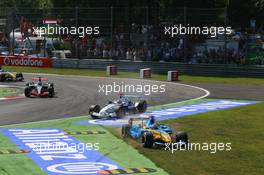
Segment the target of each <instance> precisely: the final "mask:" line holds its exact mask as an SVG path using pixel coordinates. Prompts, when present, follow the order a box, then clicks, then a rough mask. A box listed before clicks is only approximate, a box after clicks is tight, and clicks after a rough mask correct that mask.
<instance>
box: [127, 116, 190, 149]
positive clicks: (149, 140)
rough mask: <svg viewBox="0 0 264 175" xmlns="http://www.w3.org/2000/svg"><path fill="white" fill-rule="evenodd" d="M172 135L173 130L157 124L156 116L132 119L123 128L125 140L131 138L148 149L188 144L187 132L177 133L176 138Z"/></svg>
mask: <svg viewBox="0 0 264 175" xmlns="http://www.w3.org/2000/svg"><path fill="white" fill-rule="evenodd" d="M172 133H173V129H172V128H170V127H169V126H167V125H164V124H159V123H157V122H156V121H155V117H154V116H150V117H145V118H131V119H129V122H128V124H127V125H124V126H122V136H123V138H126V137H131V138H132V139H135V140H137V141H138V142H139V143H140V144H141V145H142V146H143V147H146V148H152V147H154V146H165V145H167V144H172V143H174V144H175V143H176V144H177V143H181V144H188V135H187V133H186V132H183V131H180V132H177V133H176V135H175V137H174V136H173V135H172Z"/></svg>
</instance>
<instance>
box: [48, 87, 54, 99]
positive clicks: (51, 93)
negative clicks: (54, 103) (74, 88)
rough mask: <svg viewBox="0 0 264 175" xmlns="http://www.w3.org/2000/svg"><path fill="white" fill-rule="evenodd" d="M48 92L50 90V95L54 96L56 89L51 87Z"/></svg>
mask: <svg viewBox="0 0 264 175" xmlns="http://www.w3.org/2000/svg"><path fill="white" fill-rule="evenodd" d="M48 92H49V97H50V98H52V97H54V89H53V88H49V89H48Z"/></svg>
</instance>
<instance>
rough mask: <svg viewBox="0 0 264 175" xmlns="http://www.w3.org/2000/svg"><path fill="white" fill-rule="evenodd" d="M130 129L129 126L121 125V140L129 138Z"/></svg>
mask: <svg viewBox="0 0 264 175" xmlns="http://www.w3.org/2000/svg"><path fill="white" fill-rule="evenodd" d="M130 129H131V126H130V125H123V126H122V137H123V138H126V137H129V136H130V134H129V133H130Z"/></svg>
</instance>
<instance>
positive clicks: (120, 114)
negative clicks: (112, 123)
mask: <svg viewBox="0 0 264 175" xmlns="http://www.w3.org/2000/svg"><path fill="white" fill-rule="evenodd" d="M125 115H126V111H125V109H124V108H122V107H120V108H119V109H118V110H117V111H116V117H117V118H123V117H124V116H125Z"/></svg>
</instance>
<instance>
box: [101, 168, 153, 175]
mask: <svg viewBox="0 0 264 175" xmlns="http://www.w3.org/2000/svg"><path fill="white" fill-rule="evenodd" d="M154 172H157V170H155V169H152V168H124V169H112V170H100V171H98V172H97V173H98V174H135V173H154Z"/></svg>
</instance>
